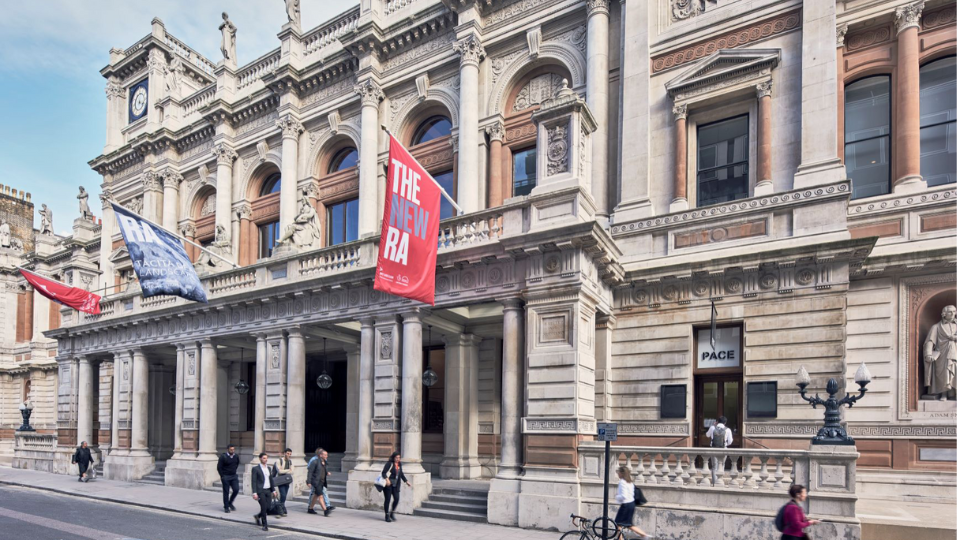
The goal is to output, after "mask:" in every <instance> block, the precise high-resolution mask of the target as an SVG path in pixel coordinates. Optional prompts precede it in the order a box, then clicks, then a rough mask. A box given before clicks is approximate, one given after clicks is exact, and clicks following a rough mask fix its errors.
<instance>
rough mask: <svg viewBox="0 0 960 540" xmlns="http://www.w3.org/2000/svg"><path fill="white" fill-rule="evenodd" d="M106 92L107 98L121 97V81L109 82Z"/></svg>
mask: <svg viewBox="0 0 960 540" xmlns="http://www.w3.org/2000/svg"><path fill="white" fill-rule="evenodd" d="M104 92H105V93H106V94H107V99H108V100H110V99H119V98H122V97H123V94H124V92H123V86H121V85H120V84H119V83H116V82H113V81H110V82H108V83H107V87H106V88H105V89H104Z"/></svg>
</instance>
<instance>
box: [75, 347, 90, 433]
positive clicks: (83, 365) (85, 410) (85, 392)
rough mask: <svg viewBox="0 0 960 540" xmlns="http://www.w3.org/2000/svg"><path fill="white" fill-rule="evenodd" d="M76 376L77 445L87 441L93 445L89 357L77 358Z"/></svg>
mask: <svg viewBox="0 0 960 540" xmlns="http://www.w3.org/2000/svg"><path fill="white" fill-rule="evenodd" d="M78 360H79V368H78V370H77V371H78V376H79V379H80V383H79V385H78V388H77V444H78V445H79V444H80V443H81V442H82V441H87V444H89V445H91V446H92V445H93V405H94V403H93V366H91V365H90V357H88V356H81V357H80V358H78Z"/></svg>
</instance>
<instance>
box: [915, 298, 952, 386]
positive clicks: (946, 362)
mask: <svg viewBox="0 0 960 540" xmlns="http://www.w3.org/2000/svg"><path fill="white" fill-rule="evenodd" d="M923 384H924V386H925V387H926V389H927V393H926V394H925V395H924V396H923V399H939V400H941V401H945V400H947V399H950V400H956V399H957V308H956V306H945V307H944V308H943V310H942V311H941V312H940V322H938V323H936V324H934V325H933V326H932V327H930V331H929V332H928V333H927V339H926V341H924V342H923Z"/></svg>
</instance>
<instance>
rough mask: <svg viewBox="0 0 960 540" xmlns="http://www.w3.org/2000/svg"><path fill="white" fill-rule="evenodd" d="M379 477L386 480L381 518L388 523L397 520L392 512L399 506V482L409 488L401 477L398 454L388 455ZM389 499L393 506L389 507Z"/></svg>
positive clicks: (401, 471) (401, 466)
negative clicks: (388, 458)
mask: <svg viewBox="0 0 960 540" xmlns="http://www.w3.org/2000/svg"><path fill="white" fill-rule="evenodd" d="M380 476H381V477H383V478H384V480H386V485H385V486H383V517H384V520H385V521H386V522H387V523H390V522H391V521H396V520H397V517H396V515H394V512H396V511H397V505H398V504H400V482H403V483H404V484H406V485H407V487H410V482H408V481H407V477H406V476H404V475H403V465H401V464H400V452H394V453H393V454H391V455H390V461H388V462H387V464H386V465H384V466H383V471H382V472H381V473H380ZM390 499H393V506H390Z"/></svg>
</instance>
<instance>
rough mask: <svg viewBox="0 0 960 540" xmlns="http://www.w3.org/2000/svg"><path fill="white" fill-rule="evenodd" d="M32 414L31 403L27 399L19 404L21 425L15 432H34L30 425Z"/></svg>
mask: <svg viewBox="0 0 960 540" xmlns="http://www.w3.org/2000/svg"><path fill="white" fill-rule="evenodd" d="M31 414H33V403H31V402H30V400H29V399H27V400H26V401H24V402H23V403H21V404H20V416H22V417H23V425H21V426H20V427H19V428H17V431H36V430H35V429H33V427H32V426H31V425H30V415H31Z"/></svg>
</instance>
